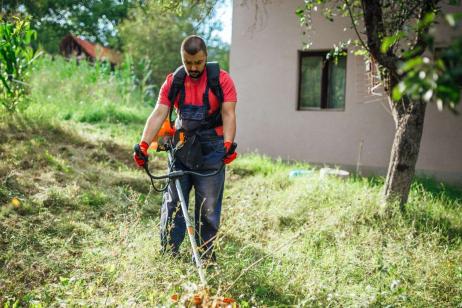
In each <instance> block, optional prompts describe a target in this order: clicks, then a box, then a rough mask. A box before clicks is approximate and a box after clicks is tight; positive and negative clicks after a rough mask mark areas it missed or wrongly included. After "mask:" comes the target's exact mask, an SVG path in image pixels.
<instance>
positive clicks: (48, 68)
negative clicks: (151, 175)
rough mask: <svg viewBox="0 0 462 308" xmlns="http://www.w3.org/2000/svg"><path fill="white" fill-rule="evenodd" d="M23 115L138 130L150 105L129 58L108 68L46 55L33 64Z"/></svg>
mask: <svg viewBox="0 0 462 308" xmlns="http://www.w3.org/2000/svg"><path fill="white" fill-rule="evenodd" d="M29 102H30V103H29V106H28V108H27V109H26V110H25V111H24V114H25V115H26V116H29V117H32V118H35V119H42V120H44V121H50V120H53V119H55V120H67V121H74V122H78V123H88V124H93V125H94V126H95V127H98V128H102V129H106V130H108V131H110V133H111V134H112V135H118V136H124V135H125V136H127V134H128V135H129V137H131V138H130V139H131V140H132V139H133V138H134V136H135V135H138V134H139V133H140V131H141V130H142V127H143V125H144V123H145V121H146V118H147V116H148V115H149V113H150V111H151V110H152V108H153V106H154V102H153V101H152V100H151V101H145V95H144V93H143V88H142V87H140V86H138V85H136V84H135V76H134V73H133V71H132V65H131V63H130V61H126V62H125V63H124V64H123V65H122V66H121V67H120V68H116V70H114V71H111V69H110V66H109V65H107V64H105V63H99V62H97V63H95V64H91V63H88V62H86V61H80V62H77V61H75V60H66V59H64V58H61V57H55V58H51V57H50V56H45V57H43V58H41V59H40V60H39V61H37V63H36V64H35V66H34V69H33V72H32V74H31V79H30V96H29Z"/></svg>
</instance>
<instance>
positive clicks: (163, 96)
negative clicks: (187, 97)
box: [157, 74, 173, 107]
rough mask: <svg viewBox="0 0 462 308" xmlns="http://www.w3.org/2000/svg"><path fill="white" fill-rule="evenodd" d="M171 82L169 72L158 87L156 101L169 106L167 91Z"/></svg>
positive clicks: (171, 78)
mask: <svg viewBox="0 0 462 308" xmlns="http://www.w3.org/2000/svg"><path fill="white" fill-rule="evenodd" d="M172 83H173V74H169V75H168V76H167V78H166V79H165V81H164V83H163V84H162V87H161V88H160V91H159V97H158V98H157V103H158V104H162V105H166V106H169V107H170V101H169V99H168V92H169V91H170V87H171V86H172Z"/></svg>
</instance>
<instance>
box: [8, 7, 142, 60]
mask: <svg viewBox="0 0 462 308" xmlns="http://www.w3.org/2000/svg"><path fill="white" fill-rule="evenodd" d="M138 2H140V0H121V1H114V0H100V1H80V0H2V8H1V13H3V14H4V15H19V16H29V17H30V18H31V26H32V28H34V29H36V30H37V32H38V33H39V36H38V41H37V43H38V44H40V45H42V47H43V48H44V49H45V50H46V51H47V52H49V53H58V52H59V42H60V41H61V39H62V38H63V37H64V36H65V35H67V34H69V33H73V34H75V35H79V36H82V37H84V38H86V39H88V40H90V41H92V42H95V43H96V42H97V43H101V44H103V45H110V46H112V47H114V48H119V47H120V40H119V37H118V33H117V25H118V24H119V23H120V21H121V20H122V19H124V18H125V17H126V16H127V14H128V10H129V9H130V8H131V7H134V6H135V4H137V3H138ZM0 15H1V14H0Z"/></svg>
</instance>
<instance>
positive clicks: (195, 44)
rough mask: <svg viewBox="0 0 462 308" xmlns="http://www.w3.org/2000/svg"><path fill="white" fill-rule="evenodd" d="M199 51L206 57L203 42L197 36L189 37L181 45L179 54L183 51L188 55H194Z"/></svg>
mask: <svg viewBox="0 0 462 308" xmlns="http://www.w3.org/2000/svg"><path fill="white" fill-rule="evenodd" d="M201 50H202V51H203V52H204V53H205V54H206V55H207V46H206V45H205V42H204V40H203V39H202V38H201V37H200V36H198V35H190V36H188V37H187V38H185V39H184V40H183V43H181V52H183V51H185V52H187V53H188V54H190V55H195V54H196V53H198V52H199V51H201Z"/></svg>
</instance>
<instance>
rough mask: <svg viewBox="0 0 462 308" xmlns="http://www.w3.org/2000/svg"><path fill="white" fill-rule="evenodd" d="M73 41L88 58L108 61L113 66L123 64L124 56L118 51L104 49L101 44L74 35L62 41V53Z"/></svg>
mask: <svg viewBox="0 0 462 308" xmlns="http://www.w3.org/2000/svg"><path fill="white" fill-rule="evenodd" d="M71 40H72V41H74V42H75V43H76V44H78V45H79V46H80V48H81V49H82V51H83V52H84V53H85V54H86V55H87V56H88V57H91V58H93V59H97V60H107V61H109V62H111V63H112V64H119V63H120V62H122V56H121V54H120V53H118V52H117V51H115V50H112V49H109V48H107V47H104V46H102V45H100V44H93V43H90V42H89V41H86V40H84V39H82V38H80V37H78V36H75V35H72V34H69V35H67V36H65V37H64V38H63V39H62V41H61V44H60V49H61V51H62V52H63V51H64V50H65V49H66V48H65V45H66V44H68V42H69V41H71Z"/></svg>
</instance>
